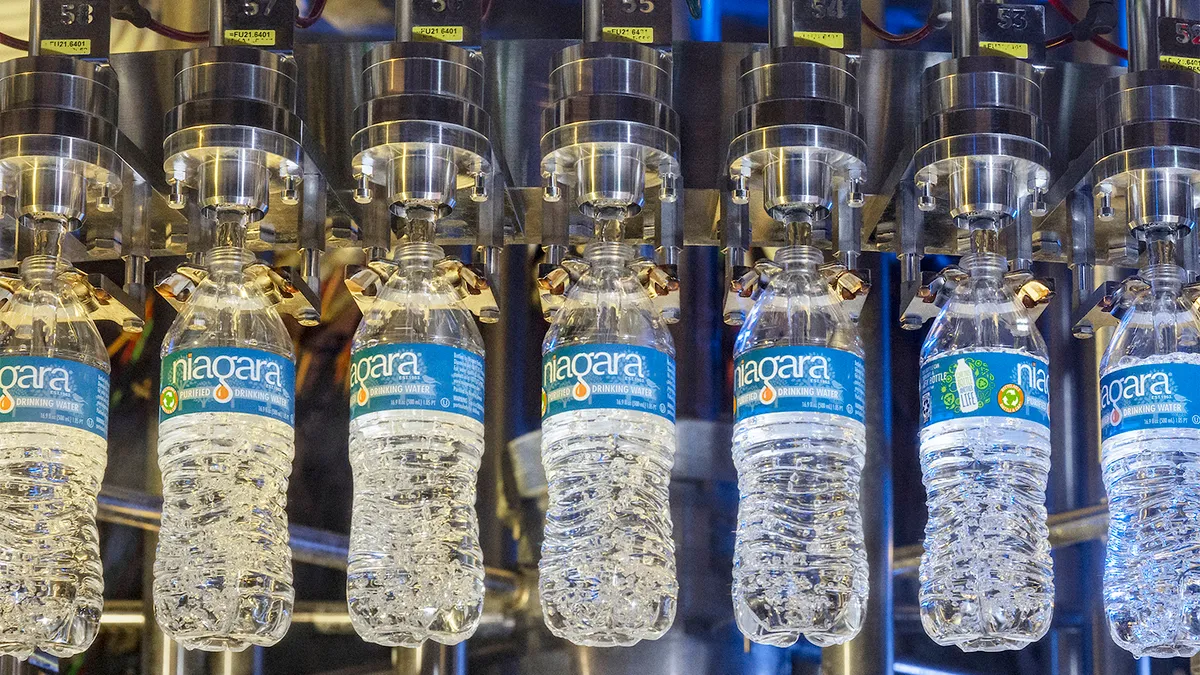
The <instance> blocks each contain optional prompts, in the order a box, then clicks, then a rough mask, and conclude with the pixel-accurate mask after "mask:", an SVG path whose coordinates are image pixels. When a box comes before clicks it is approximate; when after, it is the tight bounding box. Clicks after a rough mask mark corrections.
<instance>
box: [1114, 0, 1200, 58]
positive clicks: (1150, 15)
mask: <svg viewBox="0 0 1200 675" xmlns="http://www.w3.org/2000/svg"><path fill="white" fill-rule="evenodd" d="M1127 11H1128V15H1129V19H1128V20H1129V72H1131V73H1132V72H1139V71H1143V70H1155V69H1158V68H1161V67H1162V66H1161V65H1160V64H1159V60H1158V57H1159V49H1158V20H1159V19H1160V18H1163V17H1172V18H1178V19H1193V20H1194V19H1200V2H1197V1H1196V0H1129V4H1128V10H1127Z"/></svg>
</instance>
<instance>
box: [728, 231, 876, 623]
mask: <svg viewBox="0 0 1200 675" xmlns="http://www.w3.org/2000/svg"><path fill="white" fill-rule="evenodd" d="M822 259H823V258H822V255H821V252H820V251H819V250H817V249H815V248H812V247H809V246H792V247H788V248H783V249H780V250H779V252H778V253H777V254H776V257H775V260H776V262H777V263H779V264H780V265H781V266H782V268H783V269H782V271H780V272H779V273H777V274H776V275H775V276H774V277H772V279H771V281H770V284H769V285H768V286H767V288H766V289H765V290H764V291H763V293H762V295H761V296H760V297H759V299H758V302H757V303H756V304H755V305H754V308H753V309H752V310H751V311H750V314H749V316H748V317H747V319H746V323H745V325H743V326H742V330H741V332H740V333H738V338H737V344H736V347H735V348H734V363H735V366H734V368H735V370H734V399H735V402H734V405H735V409H736V412H737V425H736V426H735V427H734V431H733V461H734V464H735V465H736V467H737V471H738V489H739V491H740V493H741V502H740V504H739V507H738V529H737V540H736V544H735V551H734V563H733V606H734V613H735V616H736V617H737V623H738V628H740V629H741V631H742V633H743V634H744V635H746V637H748V638H750V639H751V640H753V641H755V642H760V643H763V644H769V645H775V646H779V647H787V646H790V645H792V644H794V643H795V642H796V641H797V640H799V639H800V636H801V635H804V636H805V637H806V638H808V640H809V641H810V642H812V643H813V644H816V645H819V646H829V645H835V644H840V643H842V642H845V641H847V640H849V639H851V638H853V637H854V636H855V635H856V634H858V631H859V629H860V628H861V627H862V619H863V614H864V612H865V610H866V605H867V590H868V578H867V558H866V551H865V550H864V548H863V528H862V515H861V513H860V512H859V481H860V478H861V476H862V469H863V463H864V461H865V459H866V427H865V426H864V417H865V409H864V396H865V381H864V377H865V375H864V365H863V352H862V344H861V342H860V341H859V338H858V331H857V328H856V327H855V325H854V323H853V322H852V321H851V320H850V317H849V316H848V315H847V314H846V312H845V311H844V310H843V308H842V305H841V302H840V301H839V300H838V298H837V297H835V296H834V295H833V293H832V292H831V290H830V288H829V284H828V283H827V282H826V281H825V279H824V277H823V276H822V275H821V273H820V272H819V271H818V266H819V265H820V264H821V262H822Z"/></svg>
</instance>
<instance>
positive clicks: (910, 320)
mask: <svg viewBox="0 0 1200 675" xmlns="http://www.w3.org/2000/svg"><path fill="white" fill-rule="evenodd" d="M969 276H970V275H969V274H967V272H966V270H964V269H962V268H961V267H959V266H957V265H950V266H949V267H947V268H946V269H944V270H942V271H941V272H937V273H932V272H925V273H923V275H922V278H923V280H922V283H921V284H920V285H919V286H914V288H913V290H912V291H911V293H912V296H911V297H909V298H907V301H906V300H905V299H904V298H901V306H902V307H904V312H903V314H901V318H900V327H901V328H904V329H905V330H919V329H920V328H921V327H922V326H924V325H925V323H926V322H928V321H929V320H930V319H933V318H934V317H936V316H937V315H938V312H940V311H941V309H942V307H944V306H945V305H946V302H947V301H949V300H950V296H951V295H953V294H954V289H956V288H958V285H959V284H961V283H962V282H963V281H965V280H966V279H967V277H969ZM1004 283H1005V285H1007V286H1008V288H1009V289H1010V290H1011V291H1012V292H1013V293H1015V294H1016V296H1017V301H1018V302H1020V303H1021V305H1022V306H1023V307H1025V309H1027V310H1029V316H1030V319H1031V320H1033V321H1035V322H1036V321H1037V320H1038V319H1039V318H1040V317H1041V316H1042V312H1044V311H1046V307H1048V306H1049V304H1050V301H1051V300H1053V299H1054V283H1053V282H1052V281H1050V280H1049V279H1039V278H1037V277H1035V276H1034V275H1033V272H1030V271H1029V270H1014V271H1012V272H1007V273H1005V275H1004Z"/></svg>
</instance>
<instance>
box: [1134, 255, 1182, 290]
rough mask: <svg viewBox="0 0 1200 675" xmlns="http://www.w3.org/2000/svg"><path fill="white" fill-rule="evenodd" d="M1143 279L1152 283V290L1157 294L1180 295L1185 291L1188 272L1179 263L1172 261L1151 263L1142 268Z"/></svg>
mask: <svg viewBox="0 0 1200 675" xmlns="http://www.w3.org/2000/svg"><path fill="white" fill-rule="evenodd" d="M1142 279H1143V280H1144V281H1145V282H1146V283H1148V284H1150V290H1151V291H1152V292H1153V293H1154V294H1155V295H1161V294H1163V293H1171V294H1174V295H1178V294H1179V293H1180V292H1182V291H1183V284H1184V283H1185V281H1186V280H1187V273H1186V272H1184V270H1183V268H1182V267H1180V266H1179V265H1175V264H1171V263H1166V264H1159V265H1150V266H1149V267H1147V268H1146V269H1144V270H1142Z"/></svg>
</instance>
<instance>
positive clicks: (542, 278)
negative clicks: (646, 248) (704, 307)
mask: <svg viewBox="0 0 1200 675" xmlns="http://www.w3.org/2000/svg"><path fill="white" fill-rule="evenodd" d="M629 266H630V268H631V269H632V270H633V273H634V276H635V277H636V278H637V281H638V283H639V284H641V285H642V288H644V289H646V293H647V294H648V295H649V296H650V301H651V303H652V304H653V305H654V306H655V307H656V308H657V309H658V311H659V312H661V313H662V317H663V321H664V322H665V323H668V324H674V323H678V322H679V314H680V310H679V268H678V266H676V265H660V264H658V263H657V262H655V261H653V260H650V259H649V258H638V259H637V260H634V261H633V262H631V263H630V264H629ZM589 269H591V265H589V264H588V262H587V261H586V260H584V259H582V258H567V259H565V260H563V261H562V262H561V263H559V264H557V265H553V264H549V263H542V264H541V265H539V266H538V278H537V289H538V299H539V301H540V302H541V305H542V317H543V318H545V319H546V321H550V320H551V319H553V318H554V315H555V314H556V313H557V312H558V310H559V309H560V308H561V307H562V306H563V302H564V300H565V299H566V295H567V291H569V290H570V289H571V285H572V284H574V283H575V282H577V281H579V279H580V278H581V277H582V276H583V275H584V274H586V273H587V271H588V270H589Z"/></svg>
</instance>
